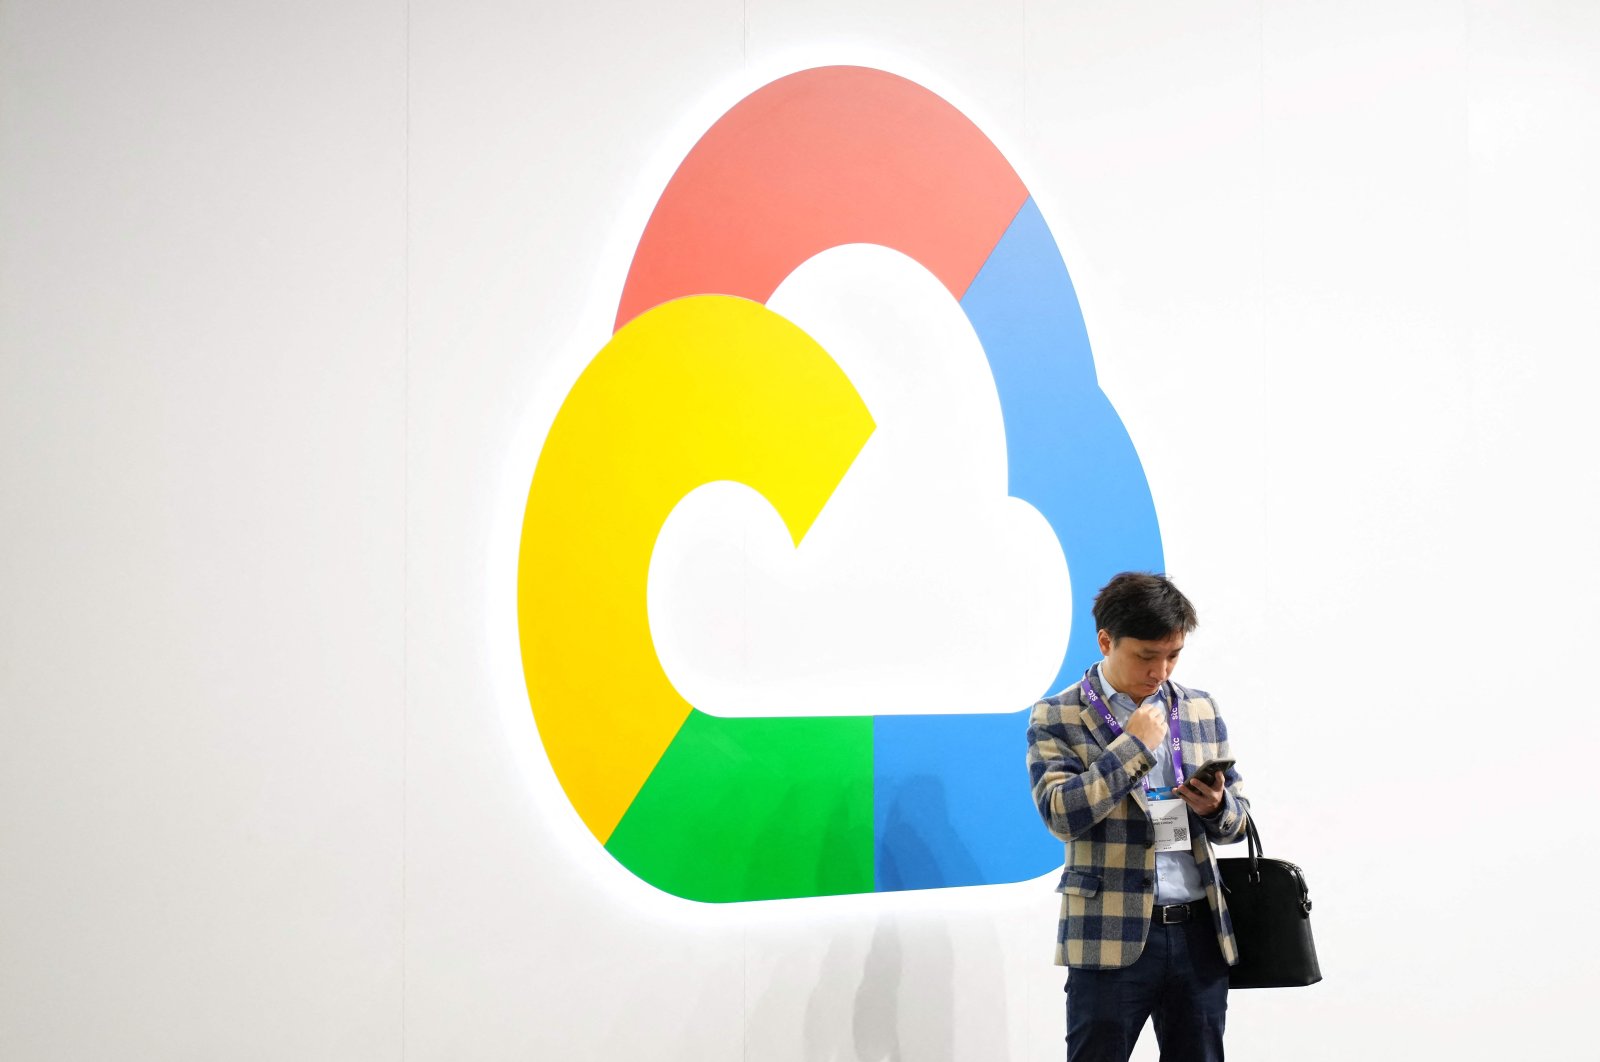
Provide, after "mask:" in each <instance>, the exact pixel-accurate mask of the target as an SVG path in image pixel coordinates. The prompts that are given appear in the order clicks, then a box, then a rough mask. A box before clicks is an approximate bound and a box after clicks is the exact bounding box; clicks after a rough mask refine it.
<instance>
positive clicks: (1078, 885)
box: [1056, 870, 1100, 896]
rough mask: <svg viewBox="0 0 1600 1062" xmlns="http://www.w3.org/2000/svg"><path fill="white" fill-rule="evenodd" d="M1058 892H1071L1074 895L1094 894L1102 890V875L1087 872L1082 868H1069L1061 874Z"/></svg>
mask: <svg viewBox="0 0 1600 1062" xmlns="http://www.w3.org/2000/svg"><path fill="white" fill-rule="evenodd" d="M1056 891H1057V892H1070V893H1071V894H1072V895H1074V896H1094V895H1097V894H1098V893H1099V892H1100V876H1099V875H1098V874H1085V873H1084V872H1083V871H1081V870H1068V871H1066V872H1065V873H1063V874H1062V875H1061V883H1060V884H1059V885H1057V886H1056Z"/></svg>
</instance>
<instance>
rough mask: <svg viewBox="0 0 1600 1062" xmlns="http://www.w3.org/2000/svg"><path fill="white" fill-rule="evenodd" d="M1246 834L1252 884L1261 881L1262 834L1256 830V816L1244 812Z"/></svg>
mask: <svg viewBox="0 0 1600 1062" xmlns="http://www.w3.org/2000/svg"><path fill="white" fill-rule="evenodd" d="M1244 834H1245V838H1246V840H1247V841H1248V842H1249V845H1250V884H1252V885H1258V884H1260V882H1261V835H1260V834H1259V833H1257V832H1256V817H1255V816H1254V815H1252V814H1250V813H1249V812H1248V811H1247V812H1245V813H1244Z"/></svg>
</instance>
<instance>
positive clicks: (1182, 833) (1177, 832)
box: [1172, 826, 1189, 841]
mask: <svg viewBox="0 0 1600 1062" xmlns="http://www.w3.org/2000/svg"><path fill="white" fill-rule="evenodd" d="M1172 839H1173V841H1187V840H1188V839H1189V827H1187V826H1175V827H1173V830H1172Z"/></svg>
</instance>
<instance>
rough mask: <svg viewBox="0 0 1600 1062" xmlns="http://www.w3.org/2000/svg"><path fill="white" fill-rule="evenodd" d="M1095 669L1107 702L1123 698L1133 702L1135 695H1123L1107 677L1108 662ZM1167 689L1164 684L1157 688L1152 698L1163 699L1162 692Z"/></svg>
mask: <svg viewBox="0 0 1600 1062" xmlns="http://www.w3.org/2000/svg"><path fill="white" fill-rule="evenodd" d="M1094 667H1095V673H1096V674H1098V675H1099V676H1100V685H1101V687H1102V688H1103V689H1104V690H1105V691H1106V700H1107V701H1113V700H1115V699H1116V698H1118V697H1121V698H1122V699H1123V700H1125V701H1133V694H1131V693H1123V692H1122V691H1121V690H1119V689H1117V688H1116V687H1115V686H1113V685H1112V684H1111V680H1110V679H1108V678H1107V677H1106V661H1104V660H1102V661H1100V662H1099V663H1098V664H1096V665H1095V666H1094ZM1165 688H1166V684H1165V683H1163V684H1162V685H1161V686H1158V687H1157V688H1156V691H1155V692H1154V693H1152V694H1151V695H1150V696H1151V697H1161V691H1162V690H1163V689H1165ZM1146 699H1147V700H1148V698H1146ZM1163 699H1164V698H1163ZM1139 703H1140V702H1134V704H1133V706H1134V707H1135V708H1137V707H1139Z"/></svg>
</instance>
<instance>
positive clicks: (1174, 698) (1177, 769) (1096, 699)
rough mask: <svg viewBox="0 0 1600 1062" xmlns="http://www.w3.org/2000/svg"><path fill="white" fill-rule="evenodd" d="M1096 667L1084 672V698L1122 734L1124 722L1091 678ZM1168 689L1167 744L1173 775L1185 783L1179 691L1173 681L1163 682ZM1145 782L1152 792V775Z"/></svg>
mask: <svg viewBox="0 0 1600 1062" xmlns="http://www.w3.org/2000/svg"><path fill="white" fill-rule="evenodd" d="M1093 675H1094V668H1093V667H1090V668H1089V670H1088V671H1085V672H1084V673H1083V699H1084V700H1086V701H1088V702H1089V707H1091V708H1093V709H1094V710H1095V711H1097V712H1099V713H1100V718H1101V719H1104V720H1105V721H1106V726H1108V727H1110V728H1111V732H1112V733H1113V734H1116V735H1117V736H1118V737H1120V736H1122V724H1121V723H1119V722H1117V717H1116V716H1114V715H1112V714H1111V709H1110V708H1109V707H1108V706H1107V705H1106V702H1105V701H1104V699H1102V698H1101V696H1100V694H1099V693H1098V692H1096V690H1095V688H1094V683H1093V682H1092V681H1091V678H1092V677H1093ZM1162 685H1163V687H1164V688H1165V689H1166V691H1167V700H1168V703H1169V705H1170V707H1169V708H1168V709H1167V745H1168V747H1169V748H1171V750H1172V776H1173V778H1174V779H1175V780H1176V781H1175V784H1176V785H1182V784H1183V738H1182V737H1181V736H1180V733H1179V725H1178V693H1177V691H1176V690H1174V689H1173V688H1172V685H1171V683H1162ZM1139 780H1140V781H1141V782H1143V783H1144V791H1145V792H1146V793H1148V792H1150V775H1149V773H1148V772H1147V773H1146V774H1145V776H1144V777H1143V778H1141V779H1139Z"/></svg>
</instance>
